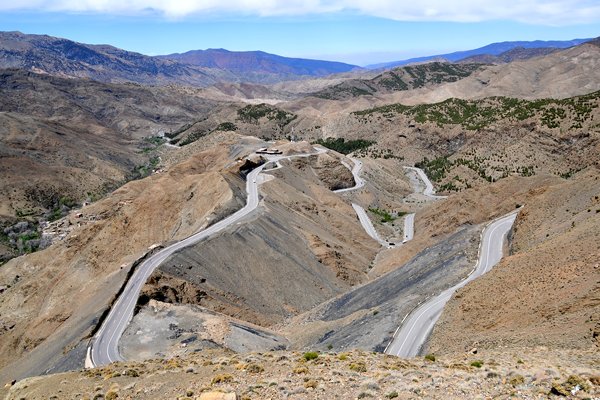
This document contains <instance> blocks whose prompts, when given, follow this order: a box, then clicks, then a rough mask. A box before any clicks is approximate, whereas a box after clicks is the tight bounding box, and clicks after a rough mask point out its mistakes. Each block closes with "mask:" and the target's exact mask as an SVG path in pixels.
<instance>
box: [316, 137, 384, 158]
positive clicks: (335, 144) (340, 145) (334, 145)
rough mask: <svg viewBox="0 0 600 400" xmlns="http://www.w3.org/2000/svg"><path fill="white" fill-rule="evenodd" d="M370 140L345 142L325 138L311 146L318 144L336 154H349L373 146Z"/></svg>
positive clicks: (339, 139)
mask: <svg viewBox="0 0 600 400" xmlns="http://www.w3.org/2000/svg"><path fill="white" fill-rule="evenodd" d="M374 143H375V142H372V141H370V140H363V139H358V140H345V139H344V138H326V139H318V140H317V141H315V142H313V144H320V145H321V146H325V147H327V148H328V149H331V150H335V151H337V152H338V153H342V154H349V153H352V152H354V151H356V150H359V149H363V148H367V147H369V146H371V145H372V144H374Z"/></svg>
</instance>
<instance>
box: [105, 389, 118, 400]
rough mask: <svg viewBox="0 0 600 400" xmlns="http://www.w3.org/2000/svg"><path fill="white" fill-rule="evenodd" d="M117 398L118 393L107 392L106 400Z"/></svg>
mask: <svg viewBox="0 0 600 400" xmlns="http://www.w3.org/2000/svg"><path fill="white" fill-rule="evenodd" d="M117 397H119V395H118V394H117V392H114V391H112V390H109V391H108V392H106V395H105V396H104V398H105V399H106V400H115V399H116V398H117Z"/></svg>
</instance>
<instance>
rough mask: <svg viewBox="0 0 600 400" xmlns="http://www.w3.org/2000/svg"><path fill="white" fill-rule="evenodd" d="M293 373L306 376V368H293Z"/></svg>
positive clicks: (301, 366) (302, 366)
mask: <svg viewBox="0 0 600 400" xmlns="http://www.w3.org/2000/svg"><path fill="white" fill-rule="evenodd" d="M293 372H294V373H295V374H308V368H306V367H305V366H304V365H300V366H298V367H296V368H294V371H293Z"/></svg>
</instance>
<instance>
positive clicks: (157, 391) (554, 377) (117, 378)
mask: <svg viewBox="0 0 600 400" xmlns="http://www.w3.org/2000/svg"><path fill="white" fill-rule="evenodd" d="M478 366H479V367H478ZM597 373H598V359H597V357H596V354H595V353H592V352H566V351H563V352H557V351H548V350H546V349H536V350H533V351H528V352H491V353H487V354H477V355H468V356H455V357H439V356H438V357H437V358H436V360H435V361H428V360H424V359H411V360H402V359H399V358H397V357H394V356H386V355H382V354H372V353H366V352H360V351H352V352H348V353H340V354H335V353H321V354H319V355H318V357H317V358H316V359H314V360H311V361H306V360H305V358H304V357H303V354H302V353H292V352H265V353H247V354H231V353H227V352H222V351H210V350H209V351H204V352H202V353H196V354H194V355H192V356H190V357H188V358H179V357H174V358H171V359H158V360H153V361H148V362H145V363H143V364H140V363H135V362H129V363H116V364H111V365H109V366H107V367H104V368H98V369H91V370H86V371H76V372H69V373H65V374H57V375H50V376H45V377H36V378H29V379H25V380H23V381H19V382H17V383H16V384H15V385H13V386H12V387H10V388H9V389H4V390H5V391H7V392H8V393H7V395H6V399H7V400H10V399H21V398H27V399H32V400H35V399H47V398H48V397H52V396H55V397H56V398H82V399H91V398H94V397H97V398H99V396H100V395H102V396H103V397H104V398H109V396H112V397H111V398H116V397H117V396H118V398H125V399H126V398H145V399H165V398H170V399H176V398H177V399H200V400H202V399H207V398H211V399H224V397H218V396H223V394H224V393H230V394H232V395H231V396H232V397H231V398H233V399H235V398H237V399H248V400H250V399H267V398H268V399H286V398H289V397H292V398H295V399H364V398H377V399H384V398H399V399H417V398H429V399H464V398H519V399H520V398H523V399H546V398H548V396H549V395H550V392H551V391H552V392H553V393H557V392H558V391H562V392H563V393H566V394H569V398H593V397H597V396H598V395H600V386H599V379H600V378H599V377H598V374H597ZM577 385H579V387H578V388H577V389H575V391H574V393H575V395H571V394H570V393H571V392H570V391H571V390H573V389H574V388H575V387H576V386H577ZM111 392H112V393H111ZM109 393H111V394H109ZM209 393H210V396H213V397H208V396H209ZM219 393H221V394H220V395H219ZM0 394H1V393H0Z"/></svg>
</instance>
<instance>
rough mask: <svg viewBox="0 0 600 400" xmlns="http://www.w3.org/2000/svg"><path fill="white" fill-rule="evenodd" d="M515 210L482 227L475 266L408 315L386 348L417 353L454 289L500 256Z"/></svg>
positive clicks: (396, 352) (411, 354) (389, 351)
mask: <svg viewBox="0 0 600 400" xmlns="http://www.w3.org/2000/svg"><path fill="white" fill-rule="evenodd" d="M517 213H518V211H514V212H512V213H510V214H507V215H505V216H503V217H501V218H498V219H496V220H495V221H493V222H492V223H490V224H489V225H488V226H487V227H486V228H485V229H484V231H483V233H482V238H481V243H480V247H479V259H478V261H477V264H476V266H475V268H474V270H473V271H472V272H471V274H469V276H468V277H467V278H466V279H465V280H463V281H462V282H460V283H458V284H456V285H455V286H453V287H451V288H449V289H446V290H444V291H443V292H442V293H440V294H439V295H437V296H435V297H433V298H431V299H429V300H428V301H426V302H425V303H423V304H422V305H420V306H419V307H417V308H416V309H415V310H414V311H413V312H411V313H410V314H409V315H407V316H406V317H405V319H404V321H403V322H402V324H401V325H400V327H399V329H398V330H397V331H396V334H395V335H394V338H393V339H392V341H391V342H390V344H389V345H388V346H387V348H386V350H385V352H386V353H387V354H393V355H397V356H400V357H414V356H416V355H418V354H419V352H420V351H421V349H422V347H423V345H424V344H425V342H426V341H427V338H428V337H429V335H430V334H431V331H432V330H433V326H434V325H435V323H436V321H437V320H438V318H439V317H440V315H441V314H442V311H443V309H444V306H445V305H446V303H447V302H448V300H450V298H451V297H452V295H453V294H454V292H455V291H456V290H458V289H460V288H461V287H463V286H465V285H466V284H467V283H469V282H471V281H472V280H474V279H476V278H478V277H480V276H481V275H483V274H485V273H486V272H487V271H489V270H490V269H492V267H494V265H496V264H497V263H498V262H499V261H500V260H501V259H502V256H503V254H502V249H503V247H504V240H505V238H506V236H507V234H508V232H509V231H510V229H511V227H512V225H513V223H514V221H515V219H516V217H517Z"/></svg>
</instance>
